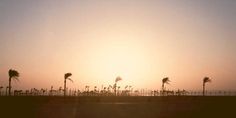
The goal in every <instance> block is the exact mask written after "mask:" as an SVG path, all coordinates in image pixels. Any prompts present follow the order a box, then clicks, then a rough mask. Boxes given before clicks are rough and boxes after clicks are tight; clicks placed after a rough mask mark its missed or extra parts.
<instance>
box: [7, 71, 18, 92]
mask: <svg viewBox="0 0 236 118" xmlns="http://www.w3.org/2000/svg"><path fill="white" fill-rule="evenodd" d="M8 75H9V86H8V87H9V90H8V94H9V96H11V79H16V80H18V77H19V76H20V74H19V72H17V71H16V70H13V69H10V70H9V71H8Z"/></svg>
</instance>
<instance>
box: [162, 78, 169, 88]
mask: <svg viewBox="0 0 236 118" xmlns="http://www.w3.org/2000/svg"><path fill="white" fill-rule="evenodd" d="M169 82H170V79H169V77H165V78H163V79H162V90H163V91H164V90H165V84H169Z"/></svg>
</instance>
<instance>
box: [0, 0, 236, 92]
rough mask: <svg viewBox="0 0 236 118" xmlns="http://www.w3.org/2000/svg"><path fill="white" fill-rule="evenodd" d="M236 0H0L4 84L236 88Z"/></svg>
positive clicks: (0, 79)
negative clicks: (15, 77)
mask: <svg viewBox="0 0 236 118" xmlns="http://www.w3.org/2000/svg"><path fill="white" fill-rule="evenodd" d="M235 11H236V2H235V1H230V0H226V1H221V0H219V1H218V0H215V1H214V2H213V1H205V0H202V1H200V0H199V1H194V0H192V1H191V0H187V1H185V0H183V1H178V2H177V1H168V0H166V1H154V0H136V1H135V0H129V1H127V0H118V1H116V0H109V1H106V0H101V1H97V0H89V1H86V0H78V1H53V0H52V1H43V0H42V1H34V2H33V1H27V0H25V1H24V0H23V1H21V2H20V1H14V2H13V1H11V0H10V1H0V14H1V15H0V26H1V27H0V37H1V38H0V55H1V56H0V57H1V59H0V86H6V85H7V82H8V75H7V72H8V70H9V69H10V68H13V69H16V70H18V71H19V72H20V78H19V79H20V82H13V87H14V88H16V89H26V88H33V87H36V88H50V86H51V85H53V86H54V88H59V86H62V85H63V75H64V73H66V72H71V73H72V74H73V76H72V79H73V80H74V83H70V82H68V86H69V87H70V88H80V89H81V88H84V86H85V85H90V86H98V87H101V86H102V85H104V86H108V85H109V84H111V85H113V84H114V81H115V78H116V77H117V76H121V77H122V78H123V80H122V81H120V82H119V83H118V84H119V85H120V86H122V87H124V86H125V85H132V86H133V87H134V88H135V89H139V88H149V89H160V88H161V79H162V78H163V77H166V76H168V77H170V80H171V84H170V85H167V88H169V89H188V90H190V89H191V90H192V89H193V90H200V89H201V87H202V78H203V77H204V76H209V77H210V78H212V79H213V82H212V83H210V84H208V85H207V88H208V89H210V90H219V89H224V90H229V89H230V90H231V89H234V90H235V89H236V88H235V84H236V74H235V72H236V69H235V67H236V53H235V52H234V51H235V50H236V46H235V44H236V40H235V37H236V35H235V34H236V24H235V21H236V15H235Z"/></svg>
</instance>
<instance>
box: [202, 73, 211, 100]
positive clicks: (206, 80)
mask: <svg viewBox="0 0 236 118" xmlns="http://www.w3.org/2000/svg"><path fill="white" fill-rule="evenodd" d="M207 82H211V79H210V78H209V77H204V78H203V90H202V95H203V96H205V84H206V83H207Z"/></svg>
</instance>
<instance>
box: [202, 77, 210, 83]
mask: <svg viewBox="0 0 236 118" xmlns="http://www.w3.org/2000/svg"><path fill="white" fill-rule="evenodd" d="M206 82H211V79H210V78H209V77H204V78H203V83H206Z"/></svg>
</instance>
